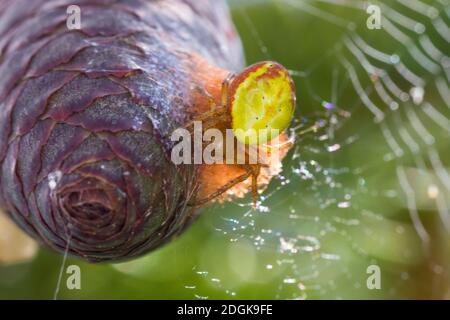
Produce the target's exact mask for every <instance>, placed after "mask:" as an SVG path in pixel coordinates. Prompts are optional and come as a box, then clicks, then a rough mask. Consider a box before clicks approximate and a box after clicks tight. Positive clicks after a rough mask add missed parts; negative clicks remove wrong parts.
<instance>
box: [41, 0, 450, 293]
mask: <svg viewBox="0 0 450 320" xmlns="http://www.w3.org/2000/svg"><path fill="white" fill-rule="evenodd" d="M230 3H231V5H232V10H233V14H234V16H235V19H236V23H237V25H238V29H239V31H240V33H241V35H242V38H243V42H244V45H245V47H246V52H247V56H248V57H249V59H248V60H249V61H248V63H252V62H255V61H259V60H266V59H270V60H276V61H279V62H281V63H282V64H283V65H285V66H286V67H287V68H289V69H290V71H291V73H292V76H293V77H294V79H295V82H296V87H297V94H298V104H299V107H298V113H297V114H296V119H295V123H294V124H293V129H292V133H293V134H295V136H296V144H295V146H294V148H293V150H292V151H291V152H290V154H289V155H288V157H287V158H286V159H285V161H284V171H283V173H282V174H281V175H280V176H279V177H277V178H275V179H274V180H273V181H272V183H271V185H270V186H269V189H268V190H266V191H265V192H264V193H263V194H262V195H261V197H260V203H259V207H258V210H256V211H254V210H252V208H251V203H249V199H247V200H245V201H237V202H233V203H228V204H226V205H225V206H223V207H222V206H219V205H216V206H214V207H212V208H210V209H208V210H206V211H205V212H204V213H203V215H202V217H201V219H200V220H199V221H198V222H197V223H195V224H194V225H193V226H192V227H191V228H190V229H189V231H188V232H186V233H185V234H184V235H183V236H182V237H181V238H180V239H178V240H177V241H174V243H172V244H171V245H169V246H166V247H164V248H163V249H162V250H158V251H157V252H154V253H152V254H149V255H148V256H146V257H144V258H141V259H138V260H135V261H131V262H128V263H124V264H119V265H115V266H112V267H111V266H99V267H94V266H90V265H87V264H82V263H81V262H79V261H76V260H72V259H68V261H66V258H64V259H63V261H62V267H61V268H59V266H60V263H61V257H60V256H55V257H53V256H52V258H49V257H46V256H44V258H41V260H39V261H38V262H35V263H34V266H39V265H40V263H47V266H49V268H50V269H49V271H48V273H49V274H50V275H49V276H48V277H47V278H46V279H50V280H49V284H46V285H43V284H42V283H40V284H39V287H43V288H44V289H43V290H44V291H45V290H47V288H50V289H51V294H52V296H53V294H54V296H55V297H59V298H66V299H67V298H90V297H92V298H104V297H107V298H112V297H113V298H159V299H164V298H194V299H219V298H230V299H232V298H237V299H241V298H246V299H253V298H258V299H265V298H267V299H317V298H331V299H336V298H337V299H339V298H359V299H361V298H449V297H450V289H449V283H450V281H449V270H450V255H449V254H448V252H450V212H449V207H450V172H449V168H450V160H449V159H450V158H449V153H450V150H449V135H450V88H449V82H450V70H449V67H450V57H449V56H448V54H449V48H450V46H449V42H450V6H449V1H448V0H436V1H431V0H429V1H425V0H396V1H394V0H392V1H388V0H386V1H371V2H370V4H374V5H377V6H379V8H380V9H381V13H382V15H383V19H382V29H380V30H369V29H368V27H367V24H366V22H367V19H368V17H369V15H368V14H367V12H366V8H367V6H368V5H369V3H368V2H366V1H360V0H272V1H270V0H247V1H245V2H244V1H238V0H230ZM314 126H316V127H318V128H319V130H317V131H311V130H310V129H311V128H312V127H314ZM46 259H47V260H46ZM49 259H52V260H49ZM48 260H49V261H52V264H51V265H50V264H49V263H48V262H49V261H48ZM70 263H76V264H80V263H81V264H82V266H81V267H82V268H81V269H82V272H83V273H82V276H83V290H82V291H81V292H79V293H78V292H72V291H67V290H66V289H65V288H64V286H61V288H60V285H61V276H62V272H63V268H64V266H65V265H68V264H70ZM373 265H375V266H378V267H379V268H380V271H381V289H380V290H370V289H369V288H368V286H367V279H368V277H369V274H368V273H367V268H368V267H369V266H373ZM33 268H34V267H33ZM37 269H39V268H37ZM33 270H35V269H33ZM55 276H56V278H55ZM53 280H55V281H54V282H55V284H56V283H58V285H57V288H56V291H55V290H54V289H55V288H54V283H53V282H52V281H53ZM108 285H109V287H108ZM105 288H109V289H105ZM145 288H147V289H145ZM60 289H61V290H60ZM105 290H116V292H113V293H106V292H105ZM46 292H47V291H45V293H42V296H43V297H47V296H46V294H47V293H46ZM49 292H50V291H49ZM108 292H109V291H108Z"/></svg>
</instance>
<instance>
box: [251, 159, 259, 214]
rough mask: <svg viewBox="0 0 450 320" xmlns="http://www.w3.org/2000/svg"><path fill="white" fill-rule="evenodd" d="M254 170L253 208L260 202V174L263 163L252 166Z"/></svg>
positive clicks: (252, 175)
mask: <svg viewBox="0 0 450 320" xmlns="http://www.w3.org/2000/svg"><path fill="white" fill-rule="evenodd" d="M249 168H250V170H251V171H252V174H251V177H252V200H253V209H256V207H257V203H258V176H259V174H260V172H261V165H256V168H252V167H250V166H249Z"/></svg>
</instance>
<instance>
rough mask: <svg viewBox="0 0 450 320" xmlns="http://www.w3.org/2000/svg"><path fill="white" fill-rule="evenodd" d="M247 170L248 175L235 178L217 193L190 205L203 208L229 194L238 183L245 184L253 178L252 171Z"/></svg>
mask: <svg viewBox="0 0 450 320" xmlns="http://www.w3.org/2000/svg"><path fill="white" fill-rule="evenodd" d="M246 169H247V172H246V173H244V174H242V175H240V176H238V177H236V178H234V179H233V180H231V181H229V182H228V183H226V184H225V185H223V186H222V187H220V189H218V190H217V191H215V192H213V193H212V194H210V195H209V196H207V197H206V198H203V199H201V200H196V201H194V203H190V204H189V205H190V206H192V207H199V206H202V205H204V204H205V203H208V202H210V201H211V200H213V199H215V198H217V197H219V196H221V195H222V194H224V193H225V192H227V191H228V190H229V189H231V188H233V187H234V186H235V185H237V184H238V183H241V182H244V181H245V180H247V179H248V178H249V177H251V176H252V175H253V174H254V173H253V170H252V169H250V170H248V168H247V167H246Z"/></svg>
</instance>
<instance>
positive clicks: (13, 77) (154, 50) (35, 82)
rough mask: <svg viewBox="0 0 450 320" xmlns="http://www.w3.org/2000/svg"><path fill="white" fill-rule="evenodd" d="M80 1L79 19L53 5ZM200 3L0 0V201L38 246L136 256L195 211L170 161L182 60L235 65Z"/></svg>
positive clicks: (186, 80) (180, 101)
mask: <svg viewBox="0 0 450 320" xmlns="http://www.w3.org/2000/svg"><path fill="white" fill-rule="evenodd" d="M70 5H78V6H79V7H80V8H81V28H80V29H79V30H70V29H69V28H68V27H67V24H66V20H67V17H68V15H67V12H66V11H67V8H68V6H70ZM233 28H234V27H233V25H232V23H231V20H230V17H229V14H228V11H227V8H226V6H225V4H224V2H222V1H218V0H214V1H207V0H200V1H199V0H165V1H151V0H128V1H126V0H33V1H29V0H14V1H10V0H0V75H1V77H0V110H1V112H0V205H1V207H2V208H3V209H4V210H5V211H7V212H8V214H9V216H10V217H11V218H12V219H13V220H14V221H15V222H16V223H17V224H18V225H19V226H20V227H21V228H22V229H23V230H25V231H26V232H27V233H28V234H29V235H31V236H32V237H33V238H35V239H37V240H38V241H39V242H40V243H41V244H43V245H45V246H47V247H50V248H52V249H54V250H56V251H59V252H64V251H65V250H66V248H67V249H68V251H69V254H71V255H74V256H79V257H82V258H84V259H87V260H89V261H93V262H101V261H117V260H124V259H129V258H132V257H136V256H139V255H142V254H144V253H146V252H148V251H150V250H152V249H154V248H157V247H159V246H160V245H161V244H163V243H165V242H167V241H168V240H170V239H172V238H173V237H174V236H175V235H177V234H179V233H180V232H181V231H182V230H184V229H185V228H186V226H187V225H189V223H190V222H191V221H192V220H193V219H194V218H195V217H196V213H195V211H194V210H193V209H192V208H191V207H189V206H188V202H189V201H190V200H191V198H192V197H193V196H194V195H195V191H194V190H195V186H196V184H197V179H198V174H197V172H196V170H195V168H192V167H189V166H180V167H177V166H175V165H174V164H173V163H172V162H171V160H170V151H171V148H172V147H173V145H172V142H171V140H170V134H171V133H172V132H173V130H175V129H176V128H178V127H180V126H183V125H185V124H186V123H187V122H188V121H189V114H188V113H187V112H186V110H187V109H188V107H189V106H190V105H192V104H193V97H192V94H191V92H192V88H193V87H195V86H196V85H197V84H196V81H197V80H196V77H195V76H193V75H195V72H196V70H195V65H194V64H193V63H192V60H193V59H191V57H193V56H201V57H202V58H204V59H205V60H206V61H208V62H209V63H211V64H212V65H215V66H217V67H220V68H223V69H226V70H235V69H237V68H240V67H241V65H242V51H241V47H240V42H239V39H238V37H236V35H235V33H234V29H233Z"/></svg>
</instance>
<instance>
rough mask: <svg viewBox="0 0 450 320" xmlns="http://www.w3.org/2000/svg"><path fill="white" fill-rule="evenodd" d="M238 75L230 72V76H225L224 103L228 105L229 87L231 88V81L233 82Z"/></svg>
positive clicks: (223, 86) (223, 85) (223, 84)
mask: <svg viewBox="0 0 450 320" xmlns="http://www.w3.org/2000/svg"><path fill="white" fill-rule="evenodd" d="M235 77H236V75H235V74H234V73H230V74H229V75H228V77H226V78H225V80H224V81H223V83H222V105H223V106H227V105H228V89H229V88H230V85H231V82H233V79H234V78H235Z"/></svg>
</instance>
